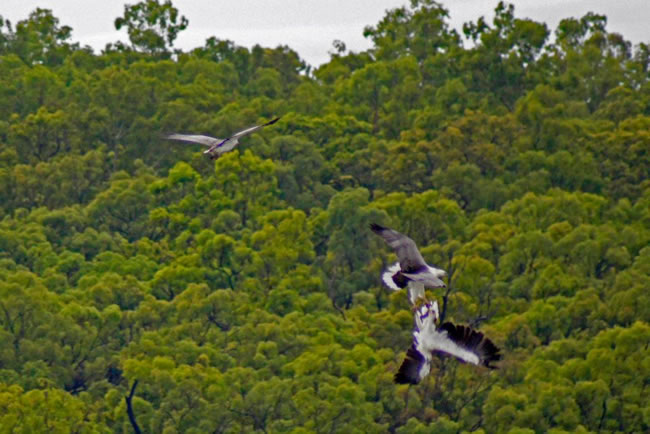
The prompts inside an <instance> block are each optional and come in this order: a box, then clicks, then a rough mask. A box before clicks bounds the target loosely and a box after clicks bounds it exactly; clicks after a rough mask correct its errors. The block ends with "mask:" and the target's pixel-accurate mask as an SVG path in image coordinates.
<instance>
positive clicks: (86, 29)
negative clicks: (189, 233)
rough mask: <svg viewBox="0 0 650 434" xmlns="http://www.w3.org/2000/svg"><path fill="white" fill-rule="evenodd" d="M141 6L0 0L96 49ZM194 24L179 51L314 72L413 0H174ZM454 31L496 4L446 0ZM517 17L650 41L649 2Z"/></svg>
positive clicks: (580, 1)
mask: <svg viewBox="0 0 650 434" xmlns="http://www.w3.org/2000/svg"><path fill="white" fill-rule="evenodd" d="M137 1H138V0H131V1H127V2H124V1H121V0H0V15H2V16H3V17H4V18H6V19H9V20H10V21H11V22H12V24H14V25H15V24H16V22H17V21H20V20H23V19H25V18H27V16H28V15H29V13H30V12H31V11H33V10H34V9H35V8H36V7H41V8H47V9H51V10H52V11H53V14H54V16H55V17H57V18H59V21H60V24H61V25H68V26H70V27H72V29H73V34H72V40H73V41H74V42H79V43H81V45H90V46H92V47H93V48H94V49H95V50H96V51H99V50H101V49H102V48H104V46H105V45H106V44H107V43H109V42H115V41H117V40H122V41H125V42H126V41H128V38H127V36H126V32H125V31H122V32H118V31H116V30H115V27H114V25H113V22H114V21H115V18H117V17H119V16H121V15H122V13H123V11H124V4H125V3H129V4H133V3H137ZM172 3H173V4H174V6H176V7H177V8H178V9H179V11H180V12H181V14H183V15H185V16H186V17H187V19H188V20H189V26H188V28H187V29H186V30H185V31H183V32H181V33H180V34H179V36H178V39H177V40H176V43H175V46H176V47H177V48H181V49H183V50H189V49H192V48H195V47H199V46H202V45H203V44H204V43H205V40H206V39H207V38H209V37H210V36H216V37H217V38H219V39H230V40H232V41H234V42H235V43H236V44H237V45H243V46H247V47H251V46H253V45H254V44H256V43H259V44H261V45H262V46H267V47H275V46H277V45H280V44H283V45H288V46H289V47H291V48H292V49H294V50H296V51H297V52H298V54H299V55H300V57H302V58H303V59H305V60H306V61H307V62H308V63H310V64H311V65H314V66H317V65H319V64H321V63H324V62H327V61H328V60H329V55H328V51H329V50H331V48H332V41H333V40H334V39H340V40H342V41H343V42H345V44H346V45H347V47H348V49H350V50H353V51H361V50H365V49H367V48H369V47H370V45H371V44H370V41H368V40H366V39H365V38H364V37H363V34H362V33H363V28H364V26H366V25H375V24H376V23H377V22H378V21H379V20H380V19H381V18H382V17H383V16H384V12H385V10H386V9H392V8H395V7H399V6H402V5H404V4H407V3H408V0H172ZM441 3H442V4H443V5H444V6H445V7H446V8H447V9H448V10H449V12H450V15H451V19H450V25H451V27H453V28H456V29H457V30H459V31H460V30H461V28H462V24H463V23H464V22H467V21H475V20H476V19H477V18H478V17H480V16H482V15H483V16H485V17H486V18H488V20H489V21H490V22H491V18H492V15H493V14H492V12H493V10H494V8H495V6H496V5H497V3H498V1H497V0H494V1H492V0H446V1H444V0H443V1H442V2H441ZM511 3H513V4H514V5H515V16H517V17H519V18H531V19H534V20H535V21H540V22H545V23H547V25H548V26H549V28H550V29H551V30H554V29H555V27H556V25H557V23H558V22H559V20H560V19H562V18H566V17H576V18H579V17H582V16H583V15H584V14H585V13H587V12H589V11H592V12H596V13H600V14H604V15H606V16H607V18H608V25H607V28H608V30H609V31H612V32H618V33H621V34H623V36H624V37H625V38H626V39H628V40H630V41H632V42H633V43H635V44H636V43H638V42H646V43H648V42H650V0H542V1H540V0H514V1H511Z"/></svg>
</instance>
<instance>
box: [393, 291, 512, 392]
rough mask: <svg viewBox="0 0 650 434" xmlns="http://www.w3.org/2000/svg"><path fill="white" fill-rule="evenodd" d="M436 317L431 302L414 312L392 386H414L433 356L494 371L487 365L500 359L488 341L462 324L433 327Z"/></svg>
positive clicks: (436, 313)
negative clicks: (407, 344)
mask: <svg viewBox="0 0 650 434" xmlns="http://www.w3.org/2000/svg"><path fill="white" fill-rule="evenodd" d="M439 317H440V315H439V313H438V303H437V302H435V301H434V302H433V303H425V304H423V305H422V306H420V307H419V308H418V309H417V310H416V311H415V329H414V330H413V344H412V345H411V346H410V347H409V349H408V350H407V352H406V357H405V358H404V361H403V362H402V365H401V366H400V367H399V370H398V371H397V373H396V374H395V378H394V380H395V383H398V384H418V383H419V382H420V381H422V379H423V378H424V377H426V376H427V375H429V371H430V370H431V361H432V359H433V356H434V355H438V356H452V357H455V358H456V359H458V360H459V361H461V362H463V363H471V364H473V365H482V366H485V367H487V368H490V369H495V368H496V367H495V366H492V365H491V364H490V363H492V362H494V361H497V360H501V358H502V356H501V354H500V351H501V350H500V349H499V348H498V347H497V346H496V345H494V343H492V341H491V340H490V339H488V338H486V337H485V336H484V335H483V333H481V332H478V331H476V330H473V329H471V328H470V327H467V326H463V325H454V324H452V323H450V322H445V323H443V324H442V325H440V326H436V323H437V322H438V318H439Z"/></svg>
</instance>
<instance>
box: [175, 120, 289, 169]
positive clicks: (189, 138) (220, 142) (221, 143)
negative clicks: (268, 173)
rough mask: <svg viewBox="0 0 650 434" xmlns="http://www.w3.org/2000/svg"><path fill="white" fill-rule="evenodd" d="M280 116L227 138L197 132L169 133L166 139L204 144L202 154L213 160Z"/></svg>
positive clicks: (274, 121)
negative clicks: (204, 148)
mask: <svg viewBox="0 0 650 434" xmlns="http://www.w3.org/2000/svg"><path fill="white" fill-rule="evenodd" d="M279 119H280V118H275V119H273V120H272V121H270V122H267V123H265V124H262V125H255V126H253V127H250V128H246V129H245V130H241V131H239V132H237V133H235V134H233V135H232V136H230V137H228V138H227V139H218V138H216V137H210V136H202V135H199V134H171V135H169V136H167V138H168V139H171V140H180V141H183V142H190V143H198V144H200V145H203V146H206V147H207V148H208V149H206V150H205V151H203V153H204V154H206V155H208V156H210V159H211V160H215V159H217V158H219V157H220V156H221V155H222V154H224V153H226V152H228V151H232V150H233V149H234V148H235V146H237V145H238V144H239V139H240V138H242V137H244V136H246V135H248V134H251V133H254V132H255V131H257V130H260V129H262V128H264V127H266V126H267V125H272V124H274V123H276V122H277V121H278V120H279Z"/></svg>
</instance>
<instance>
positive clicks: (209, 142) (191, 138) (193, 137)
mask: <svg viewBox="0 0 650 434" xmlns="http://www.w3.org/2000/svg"><path fill="white" fill-rule="evenodd" d="M167 138H168V139H171V140H180V141H183V142H190V143H198V144H200V145H203V146H207V147H212V146H214V145H215V144H217V143H219V142H221V141H222V140H221V139H217V138H216V137H210V136H201V135H199V134H170V135H169V136H167Z"/></svg>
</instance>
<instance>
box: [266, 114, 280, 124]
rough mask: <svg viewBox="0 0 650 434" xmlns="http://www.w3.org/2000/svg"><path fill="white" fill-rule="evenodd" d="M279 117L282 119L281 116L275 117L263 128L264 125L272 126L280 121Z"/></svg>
mask: <svg viewBox="0 0 650 434" xmlns="http://www.w3.org/2000/svg"><path fill="white" fill-rule="evenodd" d="M281 117H282V116H280V117H277V118H275V119H273V120H272V121H269V122H267V123H265V124H264V126H266V125H272V124H274V123H276V122H277V121H279V120H280V118H281Z"/></svg>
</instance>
